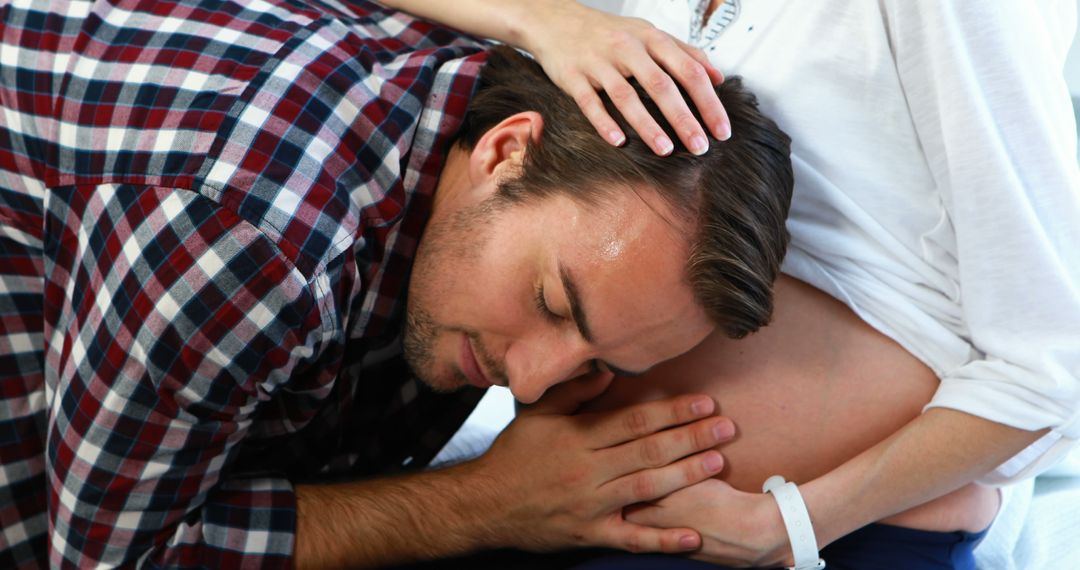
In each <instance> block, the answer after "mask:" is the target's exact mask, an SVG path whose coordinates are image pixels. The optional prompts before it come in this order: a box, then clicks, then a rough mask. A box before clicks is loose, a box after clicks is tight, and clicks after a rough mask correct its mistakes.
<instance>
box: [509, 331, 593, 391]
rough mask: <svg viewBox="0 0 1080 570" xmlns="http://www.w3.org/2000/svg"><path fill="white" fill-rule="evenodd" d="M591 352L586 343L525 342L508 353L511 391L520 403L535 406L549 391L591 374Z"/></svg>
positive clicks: (556, 339) (567, 341) (555, 339)
mask: <svg viewBox="0 0 1080 570" xmlns="http://www.w3.org/2000/svg"><path fill="white" fill-rule="evenodd" d="M578 340H580V339H578ZM591 352H592V351H591V349H590V347H589V345H588V344H586V343H585V342H584V340H580V342H578V341H575V340H573V339H566V340H560V339H558V338H556V337H546V338H533V339H529V340H521V341H519V342H517V343H515V344H513V345H511V347H510V349H509V350H508V351H507V353H506V373H507V375H508V376H509V382H510V391H511V392H512V393H513V394H514V398H515V399H516V400H517V401H519V402H521V403H523V404H532V403H533V402H535V401H537V400H539V399H540V397H541V396H543V395H544V392H546V391H547V390H548V388H551V387H552V386H554V385H556V384H559V383H561V382H565V381H567V380H570V379H571V378H577V377H578V376H581V375H582V374H586V373H588V372H589V371H590V368H589V361H590V360H591V358H592V354H591Z"/></svg>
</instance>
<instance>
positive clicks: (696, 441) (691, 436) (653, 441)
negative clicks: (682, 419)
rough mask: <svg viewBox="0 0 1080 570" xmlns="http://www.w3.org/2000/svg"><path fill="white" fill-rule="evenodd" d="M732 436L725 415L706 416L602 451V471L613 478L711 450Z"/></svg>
mask: <svg viewBox="0 0 1080 570" xmlns="http://www.w3.org/2000/svg"><path fill="white" fill-rule="evenodd" d="M733 435H735V426H734V425H733V424H732V423H731V420H729V419H727V418H708V419H704V420H700V421H697V422H694V423H692V424H688V425H685V426H679V427H676V428H671V429H668V430H664V431H661V432H659V433H656V434H653V435H650V436H648V437H644V438H641V439H638V440H635V441H631V442H628V443H624V444H622V445H619V446H617V447H612V448H609V449H605V450H603V453H604V454H605V455H606V457H605V461H604V470H605V474H606V475H607V476H608V477H610V478H612V479H614V478H616V477H619V476H621V475H623V474H626V473H634V472H636V471H640V470H642V469H657V468H660V467H664V466H665V465H668V464H670V463H672V462H674V461H678V460H679V459H682V458H683V457H688V456H690V455H693V454H695V453H698V452H700V451H705V450H707V449H712V448H713V447H716V446H717V445H719V444H721V443H724V442H726V441H728V440H730V439H731V437H732V436H733Z"/></svg>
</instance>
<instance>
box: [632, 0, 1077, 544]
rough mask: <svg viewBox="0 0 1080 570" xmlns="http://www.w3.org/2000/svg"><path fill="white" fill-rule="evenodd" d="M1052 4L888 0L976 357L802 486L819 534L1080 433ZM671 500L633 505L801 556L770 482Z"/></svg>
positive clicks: (1063, 118)
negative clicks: (880, 437) (925, 405)
mask: <svg viewBox="0 0 1080 570" xmlns="http://www.w3.org/2000/svg"><path fill="white" fill-rule="evenodd" d="M1051 6H1052V3H1051V2H1042V3H1034V2H1033V3H1024V4H1017V5H1013V6H1010V7H1009V8H1007V9H1005V8H1002V9H998V8H1001V7H1000V6H996V7H995V8H989V7H987V6H986V5H984V4H981V3H977V2H951V3H937V2H929V1H927V2H918V1H916V2H911V1H902V2H896V3H889V4H888V8H887V9H888V11H889V12H888V14H887V16H888V17H887V18H885V20H886V21H887V22H888V23H889V26H890V32H889V33H890V43H891V46H892V49H893V50H894V57H895V58H896V66H897V71H898V75H899V78H900V80H901V83H902V86H903V89H904V94H905V96H906V98H907V101H908V104H909V106H910V108H911V114H912V122H913V124H914V125H915V127H916V130H917V132H918V135H919V143H920V145H921V146H922V148H923V149H924V152H925V154H926V159H927V161H928V164H929V165H930V168H931V170H932V172H933V173H934V178H935V182H936V184H937V187H938V188H939V190H940V192H941V195H942V201H943V203H944V205H945V207H946V208H947V209H948V213H949V220H950V222H951V224H952V225H953V227H954V229H955V237H956V246H955V247H956V257H957V260H956V262H957V265H958V274H959V275H960V282H959V286H960V297H961V299H962V300H963V305H962V309H963V317H964V324H965V327H966V329H967V331H968V332H967V334H966V336H967V338H969V339H970V342H971V344H972V346H973V347H974V349H975V351H974V354H975V358H974V359H973V360H972V362H970V363H969V364H967V365H964V366H960V367H957V368H956V369H954V370H949V371H946V372H945V373H944V374H943V375H942V378H941V386H940V388H939V389H938V392H937V394H936V395H935V396H934V399H933V401H932V402H931V404H930V405H931V406H932V407H931V408H930V409H929V410H927V411H926V412H925V413H923V414H922V415H921V416H919V417H918V418H916V419H914V420H913V421H911V422H910V423H909V424H907V425H906V426H905V427H904V428H902V429H901V430H899V431H898V432H897V433H896V434H894V435H893V436H892V437H890V438H888V439H886V440H885V441H883V442H881V443H879V444H877V445H875V446H874V447H872V448H870V449H868V450H867V451H865V452H863V453H862V454H860V455H858V456H856V457H855V458H853V459H851V460H849V461H847V462H845V463H844V464H843V465H841V466H840V467H838V468H836V469H834V470H832V471H830V472H829V473H827V474H825V475H822V476H820V477H818V478H816V479H814V480H812V481H809V482H806V483H805V484H804V485H802V486H801V490H802V493H803V496H804V497H805V500H806V503H807V506H808V509H809V511H810V515H811V518H812V520H813V523H814V526H815V530H816V532H817V536H818V539H819V544H821V545H824V544H826V543H828V542H830V541H832V540H835V539H836V538H838V537H840V536H843V535H844V534H846V533H848V532H850V531H852V530H854V529H856V528H859V527H860V526H862V525H865V524H867V523H870V522H873V521H876V520H879V519H881V518H883V517H886V516H889V515H891V514H893V513H896V512H898V511H901V510H904V509H907V508H910V507H912V506H914V505H917V504H919V503H921V502H925V501H927V500H930V499H933V498H935V497H937V496H940V495H942V494H943V493H946V492H949V491H951V490H953V489H956V488H959V487H960V486H963V485H965V484H967V483H970V482H972V481H975V480H978V479H983V478H985V477H987V476H988V475H989V474H990V473H991V472H992V471H994V470H995V468H998V467H999V466H1000V465H1001V464H1002V463H1003V462H1005V461H1006V460H1008V459H1010V458H1012V457H1014V456H1016V455H1017V454H1018V453H1020V452H1021V451H1023V450H1025V449H1026V448H1028V446H1029V445H1030V444H1031V443H1033V442H1034V441H1035V440H1037V439H1039V438H1040V437H1041V436H1042V435H1043V434H1045V433H1046V432H1047V431H1048V429H1049V428H1053V430H1054V432H1056V433H1055V435H1059V436H1061V437H1062V438H1063V439H1062V440H1061V442H1060V444H1061V445H1063V446H1064V445H1068V440H1069V439H1072V440H1075V439H1076V438H1077V436H1078V435H1080V416H1078V413H1080V378H1078V377H1077V371H1080V350H1078V348H1077V347H1080V329H1077V327H1076V323H1078V322H1080V297H1078V291H1080V274H1078V273H1077V271H1078V270H1077V268H1078V267H1080V257H1078V256H1080V250H1077V249H1076V244H1077V243H1080V234H1078V233H1077V230H1076V228H1077V227H1080V226H1078V222H1080V195H1078V194H1077V192H1076V189H1077V188H1080V179H1078V176H1077V169H1076V162H1075V152H1076V146H1075V140H1076V138H1075V137H1076V134H1075V130H1074V125H1073V122H1072V121H1071V119H1070V117H1069V115H1070V110H1069V108H1068V97H1067V93H1066V91H1065V89H1064V85H1063V80H1062V78H1061V61H1062V58H1063V54H1064V46H1067V44H1068V41H1067V39H1068V38H1067V37H1063V36H1065V35H1066V34H1060V33H1057V32H1059V30H1058V29H1054V28H1053V25H1051V23H1053V24H1057V23H1059V22H1064V21H1068V20H1069V19H1070V18H1075V9H1076V8H1075V4H1071V3H1067V2H1062V3H1059V4H1057V5H1056V7H1057V8H1059V9H1060V13H1051V12H1052V10H1051ZM1040 10H1043V11H1044V12H1043V13H1040ZM1062 27H1063V28H1068V27H1069V26H1062ZM762 47H763V48H764V46H762ZM720 402H721V405H723V400H722V399H721V400H720ZM1008 475H1009V474H1006V476H1008ZM703 502H704V503H709V504H710V505H711V506H712V507H713V508H710V509H701V508H700V504H702V503H703ZM660 506H661V507H663V508H658V509H653V508H646V509H642V510H640V511H638V512H637V513H636V514H635V515H634V517H635V520H637V521H639V522H644V521H650V522H649V524H665V522H670V521H674V520H680V521H682V524H689V525H691V526H694V525H695V524H697V525H699V526H698V528H700V529H702V530H703V535H705V547H704V548H703V551H702V553H701V554H702V556H703V557H706V558H709V559H712V560H723V561H728V562H747V561H749V562H756V563H763V562H768V563H775V562H781V561H783V560H784V558H785V557H787V561H789V562H790V551H789V550H787V549H788V544H787V537H786V534H785V532H784V530H783V526H782V524H781V523H780V518H779V513H778V511H777V509H776V506H775V504H773V503H772V498H771V497H767V496H765V495H760V494H756V493H739V492H737V491H735V490H733V489H730V488H729V487H726V486H725V485H723V484H722V483H719V482H717V483H713V482H707V484H705V485H700V486H699V488H694V489H688V490H686V491H684V492H680V493H676V494H675V495H673V496H672V497H669V498H668V499H665V500H664V501H662V502H661V503H660ZM706 510H707V511H708V513H709V515H708V517H707V518H706V516H705V515H701V516H700V517H699V518H698V519H697V520H693V521H688V520H686V519H685V518H684V517H686V516H690V517H695V516H697V515H696V514H695V511H697V512H700V511H706ZM680 515H681V516H680Z"/></svg>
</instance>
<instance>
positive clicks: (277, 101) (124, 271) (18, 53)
mask: <svg viewBox="0 0 1080 570" xmlns="http://www.w3.org/2000/svg"><path fill="white" fill-rule="evenodd" d="M477 51H478V50H477V48H476V47H475V41H471V40H465V39H463V38H462V37H461V36H459V35H457V34H454V33H452V32H449V31H447V30H444V29H441V28H436V27H433V26H430V25H429V24H426V23H422V22H418V21H416V20H413V19H410V18H406V17H403V16H401V15H400V14H394V13H391V12H388V11H386V10H385V9H383V8H381V7H379V6H377V5H375V4H371V3H368V2H362V1H356V2H353V1H351V0H350V1H347V2H323V1H321V0H305V1H304V2H299V1H296V0H179V1H177V0H157V1H154V2H146V1H144V0H94V1H90V0H50V1H49V2H33V1H27V0H15V1H12V0H0V103H2V104H0V106H2V107H4V108H3V112H2V113H0V259H2V260H4V265H0V311H2V312H4V313H5V314H3V315H0V523H3V524H0V527H2V528H0V566H5V565H11V566H16V567H20V568H33V567H37V566H40V565H42V564H44V563H46V561H47V563H48V564H49V565H51V566H56V567H80V568H81V567H88V566H99V565H100V566H121V567H134V566H139V567H168V568H241V567H245V568H246V567H251V568H256V567H257V568H264V567H268V568H274V567H288V566H291V564H292V552H293V546H294V545H293V540H294V533H295V526H296V514H295V505H294V501H295V496H294V493H293V489H292V487H291V484H290V483H289V479H287V478H286V476H284V475H281V474H282V473H287V474H288V477H293V476H294V475H296V473H294V472H293V471H289V469H290V468H293V467H294V466H298V467H300V468H301V469H296V472H297V473H299V474H298V475H296V476H297V477H307V476H310V475H311V474H312V473H323V471H322V469H324V468H325V467H330V466H331V464H332V463H334V462H335V461H336V460H337V458H338V457H345V458H346V459H348V460H349V462H348V464H345V463H342V465H344V467H343V469H344V468H354V467H355V468H365V469H368V468H370V469H371V470H375V469H377V468H379V467H382V466H383V464H384V463H386V461H381V460H383V459H386V457H382V456H381V455H380V454H375V457H374V458H373V459H374V460H370V461H368V459H369V457H368V455H371V454H367V455H365V453H356V452H354V451H352V450H350V449H336V448H335V446H336V445H338V444H339V443H345V444H353V443H355V441H354V440H356V439H358V438H356V437H353V435H354V434H351V433H347V432H346V430H347V428H348V427H349V426H351V425H354V424H349V423H347V420H356V421H358V422H361V423H362V422H363V421H364V420H365V419H366V418H367V416H365V414H364V413H357V410H358V409H359V410H360V412H366V411H369V410H371V409H375V410H377V411H380V412H384V411H385V412H386V414H383V415H377V416H375V418H376V419H378V420H380V423H383V422H381V420H382V419H383V417H384V416H388V415H389V416H394V414H396V415H397V416H400V417H403V418H406V419H407V420H408V419H417V420H418V421H412V422H408V421H406V422H404V423H406V424H408V423H412V424H416V425H415V426H414V427H415V428H416V430H417V433H418V434H420V435H421V436H422V437H421V438H420V439H424V440H425V441H427V440H428V439H433V438H425V437H423V436H426V435H427V434H431V433H434V432H438V433H437V434H436V435H439V436H441V435H442V432H444V431H447V429H449V428H445V427H443V426H436V427H439V429H437V430H432V429H428V428H430V427H431V424H432V423H433V422H434V423H438V422H436V420H435V419H434V414H428V413H423V414H421V415H422V416H423V417H420V418H414V416H416V415H417V414H418V413H419V412H417V411H416V410H421V411H426V408H424V407H423V406H421V405H419V403H423V402H427V401H430V400H431V399H430V398H421V397H419V396H417V395H416V394H415V390H413V391H411V392H413V393H409V394H406V392H410V391H409V390H408V388H409V387H411V386H412V385H411V384H409V383H400V382H399V383H398V384H395V383H394V382H393V381H392V379H389V380H390V381H385V382H384V381H383V380H387V379H386V378H383V377H379V378H377V381H369V382H360V381H359V380H358V376H359V374H351V375H349V374H347V372H350V371H351V369H349V370H346V368H347V367H346V365H345V362H346V359H345V354H346V352H348V355H349V357H350V359H353V360H355V359H357V358H358V354H357V352H362V351H356V350H353V349H354V347H357V346H360V347H361V348H363V347H365V346H368V345H370V346H374V347H376V348H379V347H382V346H384V345H386V344H389V343H390V342H391V341H393V338H394V337H393V334H391V333H392V331H393V330H394V326H396V325H395V323H396V322H397V321H396V320H395V319H396V317H395V315H396V314H397V313H396V309H395V307H397V306H398V302H399V301H400V300H401V299H402V295H401V290H402V287H404V285H405V280H406V275H407V270H408V267H409V265H410V263H411V255H412V254H411V251H412V248H413V247H414V246H415V243H416V240H417V239H418V237H419V235H420V231H421V229H422V226H423V223H422V222H423V217H424V216H423V214H422V208H419V207H410V204H412V203H413V202H411V201H410V200H411V197H412V196H415V195H421V196H422V197H424V196H429V195H430V192H431V191H432V189H433V187H434V183H435V180H436V179H437V173H438V170H439V166H440V165H441V162H440V161H441V154H442V153H441V152H440V151H439V149H440V148H441V147H440V146H439V144H445V143H446V142H447V141H448V140H449V139H450V137H451V135H452V131H453V129H454V125H456V122H455V121H457V120H458V119H459V118H460V115H461V114H463V113H464V106H465V104H466V103H467V99H468V97H467V95H466V94H467V93H469V92H470V89H471V85H472V82H473V79H474V78H475V72H476V70H477V69H478V65H479V63H478V61H475V60H474V61H470V62H468V63H463V62H462V59H461V58H463V57H464V56H465V55H466V54H476V52H477ZM477 55H481V54H477ZM449 61H454V62H455V63H451V64H447V65H443V64H444V63H447V62H449ZM462 69H464V70H465V71H463V72H459V71H461V70H462ZM444 80H445V81H448V82H449V84H447V85H441V84H440V82H441V81H444ZM440 85H441V87H440ZM420 202H424V200H420ZM9 260H12V261H11V262H9ZM12 314H13V315H14V316H12ZM9 323H14V324H9ZM24 331H25V332H24ZM38 331H40V332H38ZM380 343H381V344H380ZM346 347H349V350H348V351H346ZM372 360H376V359H372ZM9 362H15V364H16V366H15V367H12V366H10V365H8V364H5V363H9ZM42 362H43V365H41V364H42ZM361 363H362V364H366V361H361ZM12 368H14V369H15V372H14V376H12V372H11V369H12ZM354 368H355V366H354ZM365 370H366V369H365ZM373 378H374V377H373ZM11 379H14V381H12V380H11ZM358 384H361V385H362V386H358ZM399 384H400V385H399ZM362 388H377V389H374V390H370V391H368V390H364V389H362ZM382 392H392V393H393V394H391V395H390V396H386V397H385V398H381V399H380V398H375V397H372V396H371V395H370V394H372V393H374V394H375V395H377V396H380V397H381V396H383V394H382ZM402 394H404V395H405V396H408V397H407V398H406V397H404V396H402ZM399 396H401V397H399ZM395 398H396V399H395ZM361 400H363V401H361ZM384 400H390V401H393V402H397V404H399V405H398V406H397V407H394V406H390V407H389V408H388V409H387V410H383V409H382V408H386V406H383V405H382V404H383V402H384ZM459 403H460V402H459ZM473 403H475V402H473ZM443 407H444V406H443ZM465 408H467V406H465V407H463V408H462V410H465V412H466V413H467V410H466V409H465ZM459 411H460V410H459ZM12 413H15V414H17V415H18V414H21V415H19V417H17V418H12V417H7V415H8V414H12ZM455 413H456V412H455ZM457 415H461V418H460V419H461V420H463V419H464V414H457ZM429 416H430V417H429ZM395 417H396V416H395ZM456 417H457V416H456V415H455V416H454V418H456ZM454 418H451V419H454ZM455 421H456V420H455ZM369 423H370V422H369ZM444 423H445V424H446V425H447V426H449V425H450V424H453V423H454V422H453V421H450V420H447V421H446V422H444ZM455 425H456V424H455ZM376 427H380V426H376ZM386 431H387V432H389V435H390V436H397V435H398V432H399V430H396V429H393V428H389V427H388V428H387V430H386ZM451 431H452V430H451ZM405 433H411V432H405ZM324 436H329V437H324ZM46 438H47V439H46ZM335 438H336V439H335ZM413 439H416V438H413ZM345 440H348V441H345ZM434 440H438V438H434ZM425 446H431V444H427V443H425ZM42 447H44V450H42V449H41V448H42ZM264 450H265V451H264ZM297 450H299V451H300V452H302V453H292V452H294V451H297ZM324 451H325V453H323V452H324ZM357 451H359V452H367V451H369V450H368V449H359V450H357ZM267 455H270V456H272V457H265V456H267ZM353 455H357V456H359V457H361V458H362V459H356V458H353V457H352V456H353ZM391 459H396V460H397V461H392V462H391V463H394V464H395V465H400V464H401V461H400V458H397V457H396V456H395V457H393V458H391ZM359 463H365V464H364V465H358V464H359ZM334 465H336V463H334ZM352 472H356V471H355V470H354V471H352ZM12 545H13V547H11V546H12ZM5 550H6V552H5ZM9 562H13V564H9Z"/></svg>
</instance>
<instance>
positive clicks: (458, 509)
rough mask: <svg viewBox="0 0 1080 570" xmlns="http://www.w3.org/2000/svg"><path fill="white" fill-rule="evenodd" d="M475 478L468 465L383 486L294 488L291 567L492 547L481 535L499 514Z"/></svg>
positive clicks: (395, 560) (394, 560)
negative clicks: (295, 512)
mask: <svg viewBox="0 0 1080 570" xmlns="http://www.w3.org/2000/svg"><path fill="white" fill-rule="evenodd" d="M478 479H479V477H478V475H477V473H476V470H474V469H472V467H471V465H470V464H462V465H459V466H456V467H453V468H450V469H446V470H441V471H429V472H423V473H417V474H412V475H406V476H401V477H393V478H386V479H376V480H370V481H359V482H350V483H341V484H333V485H297V486H296V503H297V530H296V549H295V566H296V568H298V569H323V568H371V567H377V566H385V565H391V564H401V563H405V562H409V561H416V560H427V559H433V558H438V557H447V556H454V555H458V554H463V553H466V552H469V551H472V550H476V549H480V548H483V547H490V546H494V545H495V544H496V539H495V537H493V536H492V535H491V534H490V533H489V532H487V528H488V527H489V525H490V524H491V521H490V519H491V518H492V517H493V516H494V515H496V514H497V513H496V512H493V511H497V509H496V508H495V506H494V505H493V504H490V503H492V501H493V499H492V498H491V496H490V489H491V485H485V484H482V483H480V482H479V481H478ZM485 489H486V490H487V493H485V492H484V490H485ZM479 513H484V516H483V517H481V516H479Z"/></svg>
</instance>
